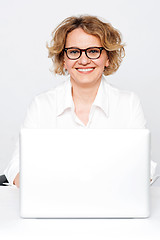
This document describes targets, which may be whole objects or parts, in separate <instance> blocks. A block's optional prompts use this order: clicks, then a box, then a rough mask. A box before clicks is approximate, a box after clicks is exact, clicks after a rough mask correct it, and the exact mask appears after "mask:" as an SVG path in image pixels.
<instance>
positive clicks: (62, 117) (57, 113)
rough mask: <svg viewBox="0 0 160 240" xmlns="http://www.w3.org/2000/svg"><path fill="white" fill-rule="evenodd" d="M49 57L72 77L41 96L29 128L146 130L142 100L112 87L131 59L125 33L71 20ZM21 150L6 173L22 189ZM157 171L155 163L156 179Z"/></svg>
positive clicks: (90, 20) (93, 20)
mask: <svg viewBox="0 0 160 240" xmlns="http://www.w3.org/2000/svg"><path fill="white" fill-rule="evenodd" d="M47 48H48V50H49V57H50V58H52V60H53V63H54V71H55V73H56V74H64V75H67V74H68V75H69V77H67V79H66V81H65V82H64V83H62V84H60V85H59V86H58V87H56V88H55V89H52V90H50V91H48V92H46V93H43V94H40V95H39V96H37V97H36V98H35V99H34V101H33V103H32V104H31V106H30V107H29V109H28V112H27V116H26V119H25V122H24V125H23V127H24V128H145V124H146V121H145V118H144V115H143V111H142V107H141V104H140V101H139V99H138V97H137V96H136V95H135V94H134V93H132V92H127V91H120V90H118V89H116V88H115V87H113V86H111V85H110V84H108V83H107V81H106V79H105V78H104V76H103V75H105V76H107V75H110V74H112V73H114V72H116V71H117V69H118V68H119V66H120V63H121V61H122V58H123V57H124V55H125V52H124V45H123V44H122V43H121V35H120V33H119V32H118V31H117V30H116V29H114V28H113V27H112V26H111V25H110V24H108V23H105V22H103V21H101V20H100V19H98V18H97V17H93V16H80V17H70V18H67V19H65V20H64V21H63V22H62V23H61V24H60V25H59V26H58V27H57V28H56V29H55V31H54V32H53V39H52V41H51V44H50V46H48V45H47ZM18 152H19V151H18V146H17V148H16V151H15V153H14V156H13V159H12V161H11V162H10V164H9V166H8V168H7V169H6V171H5V175H6V177H7V179H8V180H9V182H10V183H11V184H15V185H16V186H19V173H18V172H19V161H18V159H19V156H18ZM154 170H155V163H154V162H152V168H151V176H153V174H154Z"/></svg>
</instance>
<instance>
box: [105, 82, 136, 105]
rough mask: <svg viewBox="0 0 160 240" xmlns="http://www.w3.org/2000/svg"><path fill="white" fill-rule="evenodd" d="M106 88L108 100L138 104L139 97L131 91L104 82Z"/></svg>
mask: <svg viewBox="0 0 160 240" xmlns="http://www.w3.org/2000/svg"><path fill="white" fill-rule="evenodd" d="M106 88H107V89H108V95H109V99H110V101H116V102H119V103H125V104H127V103H128V104H131V105H132V104H138V103H139V102H140V99H139V97H138V95H137V94H136V93H135V92H133V91H128V90H123V89H119V88H117V87H115V86H114V85H112V84H110V83H107V82H106Z"/></svg>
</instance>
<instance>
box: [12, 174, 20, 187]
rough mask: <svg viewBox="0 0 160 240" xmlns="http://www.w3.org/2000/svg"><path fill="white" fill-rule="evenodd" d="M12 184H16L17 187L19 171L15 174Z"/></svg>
mask: <svg viewBox="0 0 160 240" xmlns="http://www.w3.org/2000/svg"><path fill="white" fill-rule="evenodd" d="M13 184H14V185H16V186H17V187H18V188H19V173H18V174H17V175H16V177H15V179H14V181H13Z"/></svg>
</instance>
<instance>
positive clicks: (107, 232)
mask: <svg viewBox="0 0 160 240" xmlns="http://www.w3.org/2000/svg"><path fill="white" fill-rule="evenodd" d="M151 207H152V213H151V217H150V218H148V219H22V218H20V217H19V189H17V188H16V187H0V239H1V240H2V239H3V238H2V237H4V239H5V240H6V239H27V240H30V239H35V240H36V239H44V240H48V239H56V240H57V239H58V240H59V239H63V240H66V239H69V240H72V239H74V240H79V239H80V240H84V239H87V240H90V239H96V240H103V239H105V240H112V239H116V240H119V239H123V240H125V239H127V240H132V239H135V240H139V239H140V240H143V239H145V240H151V239H152V240H159V239H160V187H151Z"/></svg>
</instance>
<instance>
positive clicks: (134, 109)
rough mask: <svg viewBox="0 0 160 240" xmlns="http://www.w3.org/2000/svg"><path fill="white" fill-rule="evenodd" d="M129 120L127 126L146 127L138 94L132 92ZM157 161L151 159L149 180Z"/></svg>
mask: <svg viewBox="0 0 160 240" xmlns="http://www.w3.org/2000/svg"><path fill="white" fill-rule="evenodd" d="M130 108H131V121H130V126H129V128H146V120H145V117H144V113H143V109H142V105H141V102H140V100H139V98H138V96H137V95H136V94H134V93H132V96H131V101H130ZM156 166H157V163H156V162H154V161H152V160H151V171H150V181H152V179H153V177H154V175H155V172H156Z"/></svg>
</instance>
